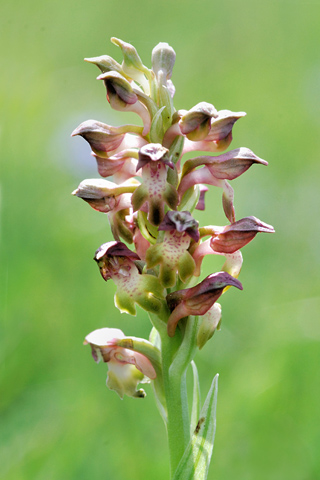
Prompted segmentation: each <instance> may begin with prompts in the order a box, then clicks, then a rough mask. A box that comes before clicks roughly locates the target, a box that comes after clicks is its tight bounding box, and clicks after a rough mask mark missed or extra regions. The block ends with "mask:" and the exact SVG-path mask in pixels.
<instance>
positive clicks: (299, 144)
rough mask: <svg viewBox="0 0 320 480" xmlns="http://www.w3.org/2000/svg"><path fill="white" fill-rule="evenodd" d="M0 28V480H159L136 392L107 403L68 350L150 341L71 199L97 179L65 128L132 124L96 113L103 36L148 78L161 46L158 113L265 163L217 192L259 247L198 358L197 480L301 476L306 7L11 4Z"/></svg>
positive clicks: (314, 363)
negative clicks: (248, 220) (204, 477)
mask: <svg viewBox="0 0 320 480" xmlns="http://www.w3.org/2000/svg"><path fill="white" fill-rule="evenodd" d="M0 24H1V30H0V37H1V76H0V87H1V92H0V95H1V98H0V105H1V118H0V135H1V136H0V145H1V150H0V157H1V162H0V168H1V178H0V187H1V207H0V208H1V273H0V275H1V288H0V301H1V305H0V309H1V310H0V311H1V319H0V322H1V323H0V328H1V330H0V343H1V349H0V358H1V370H0V372H1V382H0V414H1V425H0V444H1V449H0V465H1V467H0V478H1V479H5V480H51V479H52V480H61V479H68V480H85V479H89V478H90V479H92V480H98V479H99V480H100V479H102V478H105V479H113V480H122V479H127V478H128V479H130V480H137V479H141V478H148V479H152V480H160V479H161V480H162V479H166V478H168V452H167V447H166V439H165V431H164V427H163V425H162V421H161V419H160V417H159V415H158V412H157V410H156V407H155V405H154V402H153V398H152V392H151V389H150V387H148V386H147V387H146V388H147V393H148V396H147V398H146V399H145V400H141V401H140V400H133V399H129V398H125V399H124V400H123V401H121V400H119V398H118V397H117V395H116V394H115V393H114V392H111V391H109V390H108V389H107V388H106V386H105V377H106V371H107V366H106V365H104V364H99V365H95V364H94V362H93V361H92V359H91V356H90V352H89V347H84V346H83V345H82V342H83V338H84V337H85V335H86V334H88V333H89V332H90V331H92V330H94V329H96V328H101V327H104V326H109V327H118V328H122V329H123V330H124V331H125V333H126V334H127V335H136V336H147V335H148V333H149V324H148V321H147V318H146V315H145V313H144V312H142V311H140V312H139V315H138V316H137V318H132V317H129V316H126V315H120V313H119V312H118V311H117V310H116V308H115V307H114V306H113V294H114V287H113V285H112V283H108V284H107V285H106V284H105V283H104V282H103V281H102V279H101V277H100V275H99V273H98V270H97V267H96V265H95V264H94V262H93V261H92V257H93V254H94V252H95V250H96V248H97V247H98V246H99V245H100V244H101V243H104V242H106V241H108V240H110V239H111V236H110V232H109V227H108V225H107V220H106V218H105V217H103V216H102V214H99V213H98V212H95V211H93V210H92V209H91V208H89V207H88V206H87V205H86V204H85V203H84V202H82V201H80V200H78V199H76V198H74V197H72V196H71V195H70V192H71V191H72V190H74V189H75V188H76V187H77V186H78V184H79V182H80V181H81V180H82V179H83V178H88V177H89V178H90V177H96V176H97V173H96V168H95V162H94V161H93V159H92V158H91V157H90V154H89V148H88V146H87V144H86V143H85V142H84V141H83V140H82V139H80V138H73V139H71V138H70V133H71V131H72V130H73V129H74V128H75V127H76V126H78V124H79V123H81V122H82V121H84V120H87V119H89V118H93V119H97V120H100V121H102V122H105V123H110V124H112V123H114V124H121V123H127V122H133V121H135V120H136V118H135V117H130V118H129V117H128V116H121V114H119V113H116V114H115V113H114V112H113V111H112V110H111V109H110V107H109V105H108V103H107V101H106V99H105V90H104V86H103V85H102V83H101V82H97V81H96V80H95V77H96V76H97V75H98V73H99V72H98V69H96V68H95V67H94V66H92V65H89V64H85V63H84V62H83V58H84V57H92V56H98V55H102V54H108V55H111V56H114V57H115V58H116V59H117V60H118V61H120V59H121V52H120V50H119V49H117V48H116V47H115V46H113V45H112V44H111V43H110V42H109V38H110V37H111V36H116V37H119V38H121V39H123V40H125V41H127V42H131V43H133V44H134V45H135V46H136V48H137V49H138V51H139V53H140V56H141V58H142V60H143V61H144V63H145V64H146V65H148V66H150V55H151V50H152V48H153V47H154V46H155V45H156V44H157V43H158V42H160V41H163V42H168V43H170V44H171V45H172V46H173V47H174V49H175V51H176V53H177V60H176V66H175V70H174V74H173V78H172V79H173V82H174V84H175V86H176V89H177V93H176V97H175V107H176V108H177V109H180V108H186V109H189V108H191V107H192V106H193V105H195V104H196V103H198V102H200V101H207V102H210V103H213V104H214V105H215V106H216V108H217V109H225V108H226V109H230V110H233V111H239V110H244V111H246V112H247V117H245V118H244V119H242V120H240V121H239V122H238V123H237V124H236V126H235V128H234V140H233V143H232V148H238V147H240V146H246V147H249V148H251V149H252V150H253V151H254V152H255V153H256V154H257V155H259V156H260V157H262V158H264V159H266V160H268V161H269V166H268V167H267V168H266V167H263V166H253V167H252V168H251V169H250V170H249V171H248V172H247V173H246V174H245V175H244V176H242V177H240V178H239V179H237V180H235V181H233V182H232V185H233V187H234V188H235V205H236V212H237V218H238V219H239V218H242V217H244V216H248V215H255V216H257V217H258V218H260V219H261V220H263V221H265V222H267V223H270V224H272V225H274V227H275V229H276V235H264V234H259V235H258V236H257V237H256V239H255V240H254V241H253V242H252V243H251V244H250V245H248V246H246V247H245V248H244V250H243V255H244V268H243V271H242V273H241V276H240V280H241V281H242V283H243V285H244V291H243V292H239V291H236V289H234V291H232V289H231V290H230V292H228V294H227V295H226V296H225V297H224V298H223V299H222V301H221V303H222V308H223V324H222V330H221V332H219V333H217V334H216V335H215V336H214V338H213V339H212V340H211V341H210V343H209V344H207V345H206V347H205V348H204V349H203V350H202V351H201V352H200V353H199V354H198V355H197V358H196V361H197V364H198V367H199V369H200V375H201V384H202V390H203V397H204V396H205V394H206V391H207V390H208V388H209V385H210V383H211V380H212V377H213V375H214V374H215V373H216V372H219V373H220V379H219V398H218V422H217V434H216V444H215V448H214V453H213V460H212V466H211V469H210V473H209V479H215V480H229V479H230V480H233V479H237V480H256V479H259V480H267V479H268V480H284V479H290V480H315V479H319V478H320V456H319V447H320V415H319V397H320V381H319V361H320V348H319V347H320V345H319V341H320V324H319V316H320V315H319V310H320V292H319V268H320V256H319V237H320V235H319V230H320V228H319V210H320V209H319V206H320V194H319V174H320V166H319V165H320V162H319V155H320V142H319V138H320V135H319V127H320V115H319V113H320V93H319V90H320V88H319V87H320V56H319V51H320V50H319V27H320V4H319V2H318V1H316V0H310V1H304V2H302V1H299V0H291V1H289V0H277V1H275V0H271V1H268V2H262V1H254V0H243V1H241V2H238V1H236V0H225V1H224V2H217V1H199V2H198V3H196V2H194V1H190V0H184V1H180V0H179V1H167V0H166V1H162V2H161V1H158V2H153V1H151V0H149V1H146V0H140V1H139V2H130V1H129V0H122V1H121V2H120V1H119V2H111V1H110V0H104V1H102V0H99V1H92V2H81V1H80V2H79V1H77V2H76V1H72V0H64V1H61V0H57V1H55V2H48V1H46V0H45V1H41V2H40V1H37V0H29V1H28V2H25V1H22V0H17V1H15V2H11V3H9V2H2V4H1V7H0ZM220 195H221V192H218V193H217V192H215V191H214V188H212V189H211V191H210V193H209V195H208V201H207V206H208V207H207V211H206V212H204V213H201V214H200V215H199V218H200V219H201V224H202V225H204V224H225V219H224V218H223V215H222V213H221V204H220V201H221V200H220V198H221V197H220ZM204 266H205V268H204V274H206V275H207V274H209V273H211V272H212V270H213V268H215V269H216V268H219V265H218V263H217V264H215V260H214V259H213V258H212V259H211V258H210V259H206V261H205V264H204Z"/></svg>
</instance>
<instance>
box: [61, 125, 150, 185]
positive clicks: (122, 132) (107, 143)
mask: <svg viewBox="0 0 320 480" xmlns="http://www.w3.org/2000/svg"><path fill="white" fill-rule="evenodd" d="M142 130H143V127H138V126H136V125H122V126H121V127H112V126H110V125H106V124H104V123H101V122H98V121H96V120H88V121H86V122H83V123H81V124H80V125H79V126H78V127H77V128H76V129H75V130H74V131H73V132H72V134H71V136H77V135H79V136H81V137H83V138H84V139H85V140H86V141H87V142H88V143H89V145H90V147H91V149H92V155H93V157H94V158H95V159H96V162H97V166H98V172H99V174H100V175H101V176H102V177H109V176H111V175H115V179H116V180H117V181H118V182H120V183H121V181H125V180H127V179H128V178H131V177H134V176H135V175H136V166H137V160H135V157H137V155H138V150H139V148H140V147H142V146H143V145H145V144H146V143H147V142H146V140H145V139H144V138H143V137H142V136H141V135H142ZM129 132H130V133H129Z"/></svg>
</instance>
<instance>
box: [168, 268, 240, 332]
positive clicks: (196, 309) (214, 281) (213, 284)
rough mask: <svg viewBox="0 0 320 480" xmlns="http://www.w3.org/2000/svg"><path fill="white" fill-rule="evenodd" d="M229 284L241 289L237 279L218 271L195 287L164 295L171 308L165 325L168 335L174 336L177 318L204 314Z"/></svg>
mask: <svg viewBox="0 0 320 480" xmlns="http://www.w3.org/2000/svg"><path fill="white" fill-rule="evenodd" d="M229 285H230V286H234V287H237V288H239V290H242V285H241V283H240V282H239V280H237V279H236V278H234V277H232V276H231V275H229V274H228V273H226V272H219V273H214V274H211V275H209V276H208V277H206V278H205V279H204V280H203V281H202V282H201V283H199V284H198V285H196V286H195V287H192V288H187V289H185V290H177V291H176V292H172V293H169V294H168V295H167V297H166V299H167V304H168V307H169V309H170V310H171V315H170V317H169V319H168V325H167V330H168V335H169V337H173V336H174V334H175V331H176V327H177V325H178V322H179V320H181V319H182V318H184V317H188V316H189V315H204V314H205V313H206V312H207V311H208V310H209V309H210V308H211V307H212V305H213V304H214V303H215V302H216V301H217V300H218V298H219V297H220V295H221V294H222V292H223V290H224V288H225V287H227V286H229Z"/></svg>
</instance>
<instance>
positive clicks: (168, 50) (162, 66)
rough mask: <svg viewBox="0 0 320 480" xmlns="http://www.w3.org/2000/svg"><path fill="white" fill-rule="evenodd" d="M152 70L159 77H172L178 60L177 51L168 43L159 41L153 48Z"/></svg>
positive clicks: (165, 78) (166, 78)
mask: <svg viewBox="0 0 320 480" xmlns="http://www.w3.org/2000/svg"><path fill="white" fill-rule="evenodd" d="M151 61H152V70H153V71H154V73H155V75H156V77H157V78H158V79H159V78H161V79H164V80H168V79H169V78H171V75H172V70H173V67H174V64H175V61H176V53H175V51H174V50H173V48H172V47H170V45H169V44H168V43H159V44H158V45H157V46H156V47H154V49H153V50H152V56H151Z"/></svg>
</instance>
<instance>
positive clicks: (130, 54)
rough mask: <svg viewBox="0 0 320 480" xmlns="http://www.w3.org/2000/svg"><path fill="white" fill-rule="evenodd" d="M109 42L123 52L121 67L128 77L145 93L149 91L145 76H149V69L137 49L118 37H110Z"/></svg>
mask: <svg viewBox="0 0 320 480" xmlns="http://www.w3.org/2000/svg"><path fill="white" fill-rule="evenodd" d="M111 42H112V43H113V44H114V45H117V46H118V47H120V48H121V50H122V54H123V62H122V69H123V71H124V72H125V73H126V75H128V76H129V77H130V78H132V79H133V80H135V81H136V82H138V83H139V84H140V85H141V86H142V88H143V89H144V91H145V92H146V93H149V85H148V82H147V80H146V78H145V76H146V77H147V78H151V72H150V70H149V69H148V68H147V67H145V66H144V65H143V63H142V61H141V58H140V57H139V55H138V52H137V50H136V49H135V47H134V46H133V45H131V44H130V43H126V42H123V41H122V40H120V39H119V38H115V37H112V38H111Z"/></svg>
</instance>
